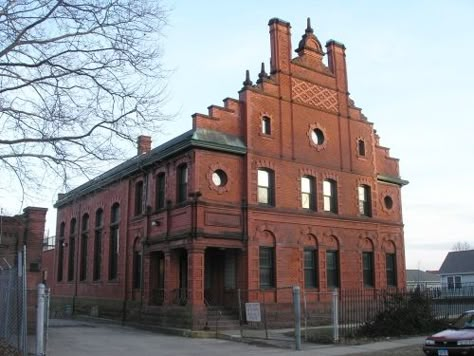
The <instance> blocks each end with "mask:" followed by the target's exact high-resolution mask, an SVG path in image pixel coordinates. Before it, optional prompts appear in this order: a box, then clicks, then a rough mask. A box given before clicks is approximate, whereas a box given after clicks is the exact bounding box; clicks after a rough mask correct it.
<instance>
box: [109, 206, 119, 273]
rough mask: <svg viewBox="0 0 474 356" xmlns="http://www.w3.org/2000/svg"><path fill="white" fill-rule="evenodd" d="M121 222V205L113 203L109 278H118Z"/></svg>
mask: <svg viewBox="0 0 474 356" xmlns="http://www.w3.org/2000/svg"><path fill="white" fill-rule="evenodd" d="M119 223H120V205H119V204H118V203H115V204H114V205H112V209H111V213H110V238H109V280H114V279H117V275H118V257H119Z"/></svg>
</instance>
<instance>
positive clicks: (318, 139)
mask: <svg viewBox="0 0 474 356" xmlns="http://www.w3.org/2000/svg"><path fill="white" fill-rule="evenodd" d="M311 139H312V140H313V143H314V144H315V145H322V144H323V143H324V134H323V132H322V131H321V129H314V130H313V131H312V132H311Z"/></svg>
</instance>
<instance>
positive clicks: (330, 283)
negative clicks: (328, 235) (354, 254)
mask: <svg viewBox="0 0 474 356" xmlns="http://www.w3.org/2000/svg"><path fill="white" fill-rule="evenodd" d="M326 279H327V287H328V288H339V286H340V282H339V251H337V250H328V251H326Z"/></svg>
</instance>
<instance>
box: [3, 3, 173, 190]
mask: <svg viewBox="0 0 474 356" xmlns="http://www.w3.org/2000/svg"><path fill="white" fill-rule="evenodd" d="M0 4H1V5H0V132H1V134H0V172H1V174H0V176H5V175H6V174H13V176H14V177H16V178H15V179H17V181H18V182H19V184H20V185H21V186H22V187H23V189H25V188H32V187H34V188H36V187H38V185H40V184H41V181H42V180H43V181H44V180H45V179H48V180H51V179H54V178H55V179H57V178H60V179H61V180H62V182H63V183H65V184H66V183H67V180H68V178H69V177H70V176H71V175H72V174H77V173H78V172H79V173H81V174H87V173H88V172H89V173H90V171H89V169H90V168H91V167H92V166H93V164H92V163H93V162H94V161H96V160H110V159H116V158H122V157H123V156H121V155H122V151H121V149H120V148H121V147H124V146H123V141H135V140H136V137H137V135H138V134H140V133H144V132H143V129H146V131H145V133H149V132H153V131H155V130H157V129H158V128H159V123H160V120H161V121H162V120H163V119H164V118H165V116H164V115H163V114H162V112H161V111H160V103H161V101H162V99H163V96H162V90H163V85H162V83H163V79H164V77H165V72H164V70H163V69H162V67H161V65H160V63H161V62H160V54H161V51H160V48H159V46H158V42H159V40H160V37H161V34H162V30H163V26H164V25H165V21H166V17H167V11H166V10H165V9H164V8H163V6H162V5H161V2H160V0H149V1H147V0H70V1H64V0H0ZM3 183H4V181H3ZM3 185H4V186H3V187H2V183H1V182H0V188H3V189H5V183H4V184H3Z"/></svg>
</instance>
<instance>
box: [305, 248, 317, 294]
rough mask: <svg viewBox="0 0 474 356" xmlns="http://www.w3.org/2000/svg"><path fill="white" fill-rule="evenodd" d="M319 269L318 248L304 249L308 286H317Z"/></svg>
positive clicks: (306, 282)
mask: <svg viewBox="0 0 474 356" xmlns="http://www.w3.org/2000/svg"><path fill="white" fill-rule="evenodd" d="M317 271H318V269H317V250H313V249H306V250H304V284H305V287H306V288H317V286H318V272H317Z"/></svg>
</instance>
